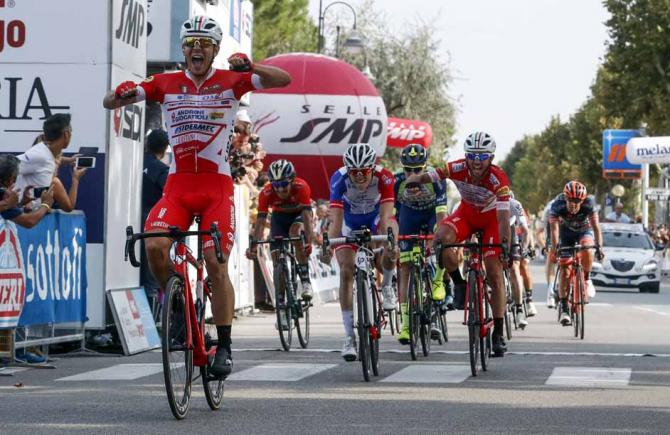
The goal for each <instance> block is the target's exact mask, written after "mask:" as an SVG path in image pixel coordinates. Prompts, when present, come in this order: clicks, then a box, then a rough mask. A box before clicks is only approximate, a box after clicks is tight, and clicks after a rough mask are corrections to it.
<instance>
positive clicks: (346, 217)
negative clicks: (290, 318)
mask: <svg viewBox="0 0 670 435" xmlns="http://www.w3.org/2000/svg"><path fill="white" fill-rule="evenodd" d="M376 159H377V153H376V152H375V150H374V149H373V148H372V146H370V145H369V144H366V143H361V144H355V145H351V146H350V147H349V148H348V149H347V150H346V152H345V153H344V156H343V161H344V166H343V167H341V168H340V169H338V170H337V171H335V173H334V174H333V175H332V177H331V178H330V210H331V221H332V222H331V225H330V227H329V229H328V236H329V237H330V238H335V237H341V236H348V235H350V234H351V232H352V231H355V230H360V229H361V228H362V227H366V228H368V229H370V230H371V231H372V232H373V233H377V234H386V233H387V229H388V228H391V230H392V231H393V235H394V237H397V235H398V224H397V222H396V221H395V219H394V217H393V206H394V198H393V174H392V173H391V172H390V171H389V170H388V169H385V168H383V167H382V166H380V165H377V164H376V163H375V160H376ZM396 251H397V248H396V249H395V250H392V249H391V248H390V247H389V246H388V244H386V245H385V246H384V252H383V255H382V258H381V259H380V258H377V261H376V264H377V268H378V269H381V272H382V273H383V279H382V294H383V297H384V306H385V308H386V307H390V308H393V307H395V304H396V300H395V290H394V288H393V285H392V279H393V274H394V272H395V263H396V258H397V252H396ZM331 257H332V251H331V250H330V249H329V250H328V251H327V253H326V255H325V256H323V257H322V261H323V262H324V263H330V260H331ZM335 257H336V258H337V262H338V264H339V266H340V307H341V309H342V323H343V325H344V332H345V339H344V345H343V347H342V357H343V358H344V359H345V360H346V361H355V360H356V358H357V355H358V353H357V349H356V335H355V333H354V314H353V279H354V270H355V267H354V258H355V252H354V246H352V245H346V244H345V245H340V246H338V247H337V248H335Z"/></svg>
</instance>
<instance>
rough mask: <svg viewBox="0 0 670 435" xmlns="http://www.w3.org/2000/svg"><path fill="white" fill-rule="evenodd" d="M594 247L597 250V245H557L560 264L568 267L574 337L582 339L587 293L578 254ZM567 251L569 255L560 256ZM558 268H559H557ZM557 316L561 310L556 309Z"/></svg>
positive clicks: (569, 302) (569, 303)
mask: <svg viewBox="0 0 670 435" xmlns="http://www.w3.org/2000/svg"><path fill="white" fill-rule="evenodd" d="M587 249H595V250H596V252H599V250H600V246H598V245H574V246H564V247H560V246H559V247H558V256H559V262H560V264H561V265H562V266H567V267H568V305H569V309H570V320H571V321H572V326H573V330H574V334H575V337H579V338H580V339H581V340H583V339H584V329H585V317H584V315H585V311H586V304H588V303H589V295H588V293H587V291H586V280H585V279H584V273H583V270H584V269H583V267H582V260H581V258H580V256H579V255H578V254H579V252H580V251H584V250H587ZM564 252H565V253H569V254H570V256H569V257H565V258H561V256H560V254H561V253H564ZM557 269H559V268H557ZM558 312H559V318H560V313H561V310H560V309H559V310H558Z"/></svg>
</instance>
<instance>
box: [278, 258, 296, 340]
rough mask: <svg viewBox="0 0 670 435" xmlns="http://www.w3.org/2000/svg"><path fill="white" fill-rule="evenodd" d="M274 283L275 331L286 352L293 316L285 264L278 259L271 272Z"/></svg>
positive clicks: (290, 338)
mask: <svg viewBox="0 0 670 435" xmlns="http://www.w3.org/2000/svg"><path fill="white" fill-rule="evenodd" d="M273 275H274V276H273V279H274V285H275V313H276V316H277V331H279V341H281V345H282V347H283V348H284V350H285V351H286V352H288V351H289V350H291V341H292V339H293V324H292V323H293V316H292V315H291V303H292V302H293V299H292V297H291V295H292V288H291V287H292V285H291V281H290V277H289V275H288V270H287V269H286V264H285V263H284V262H283V261H280V262H279V263H278V264H277V267H275V270H274V273H273Z"/></svg>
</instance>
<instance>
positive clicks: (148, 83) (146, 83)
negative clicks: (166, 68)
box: [138, 74, 165, 103]
mask: <svg viewBox="0 0 670 435" xmlns="http://www.w3.org/2000/svg"><path fill="white" fill-rule="evenodd" d="M160 81H161V80H160V75H158V74H156V75H153V76H149V77H147V78H146V79H144V80H143V81H142V83H140V84H139V85H138V86H139V87H140V88H142V92H144V99H145V100H147V101H157V102H159V103H162V102H163V97H164V95H165V94H164V92H162V90H161V89H162V88H161V86H160V85H159V82H160Z"/></svg>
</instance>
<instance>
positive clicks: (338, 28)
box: [335, 26, 340, 59]
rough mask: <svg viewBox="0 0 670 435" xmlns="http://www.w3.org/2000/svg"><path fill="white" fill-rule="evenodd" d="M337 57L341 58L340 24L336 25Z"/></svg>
mask: <svg viewBox="0 0 670 435" xmlns="http://www.w3.org/2000/svg"><path fill="white" fill-rule="evenodd" d="M335 29H336V33H335V57H336V58H338V59H339V58H340V26H335Z"/></svg>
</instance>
